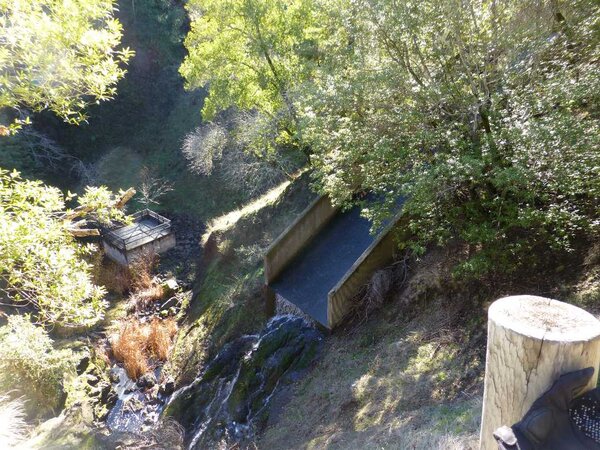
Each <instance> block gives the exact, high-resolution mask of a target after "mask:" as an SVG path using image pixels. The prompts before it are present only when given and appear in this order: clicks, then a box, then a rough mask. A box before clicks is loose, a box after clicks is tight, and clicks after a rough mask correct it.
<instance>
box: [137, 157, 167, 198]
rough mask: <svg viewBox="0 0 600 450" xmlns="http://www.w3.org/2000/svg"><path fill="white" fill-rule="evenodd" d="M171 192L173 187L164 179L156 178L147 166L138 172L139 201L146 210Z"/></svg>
mask: <svg viewBox="0 0 600 450" xmlns="http://www.w3.org/2000/svg"><path fill="white" fill-rule="evenodd" d="M172 190H173V185H172V184H171V183H170V182H169V181H168V180H166V179H164V178H161V177H158V176H156V175H155V174H154V172H153V170H152V169H150V168H149V167H147V166H144V167H142V170H141V172H140V186H139V190H138V191H139V193H140V197H141V199H140V201H141V202H142V203H143V204H144V206H145V207H146V208H149V207H150V205H152V204H154V205H158V204H160V202H159V201H158V199H159V198H160V197H162V196H164V195H165V194H167V193H168V192H171V191H172Z"/></svg>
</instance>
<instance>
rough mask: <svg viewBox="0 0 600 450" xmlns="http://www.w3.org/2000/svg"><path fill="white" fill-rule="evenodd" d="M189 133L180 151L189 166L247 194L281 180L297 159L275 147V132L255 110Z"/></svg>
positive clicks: (255, 192)
mask: <svg viewBox="0 0 600 450" xmlns="http://www.w3.org/2000/svg"><path fill="white" fill-rule="evenodd" d="M232 116H233V117H230V118H229V119H225V118H222V119H221V120H219V121H215V122H209V123H206V124H203V125H201V126H199V127H198V128H196V129H195V130H194V131H192V132H191V133H189V134H188V135H187V136H186V138H185V140H184V142H183V147H182V152H183V154H184V156H185V157H186V159H187V160H188V161H189V167H190V169H191V170H192V171H193V172H195V173H198V174H200V175H205V176H208V175H214V177H215V179H216V181H215V182H217V183H219V182H221V183H224V184H225V185H227V186H228V188H230V189H233V190H235V191H240V192H244V193H245V194H246V195H247V196H248V198H252V197H254V196H256V195H259V194H261V193H263V192H265V191H266V190H268V189H269V188H271V187H273V186H275V185H276V184H279V183H281V182H282V181H283V180H284V179H285V176H286V173H287V172H289V171H292V170H294V168H296V167H298V162H295V161H292V160H291V159H289V157H287V156H284V155H282V154H280V153H278V152H277V151H276V150H275V147H276V145H275V139H276V137H277V133H276V132H274V129H270V128H269V127H268V125H269V124H268V122H267V123H265V122H263V120H262V119H261V117H260V116H259V115H258V114H242V113H237V114H232Z"/></svg>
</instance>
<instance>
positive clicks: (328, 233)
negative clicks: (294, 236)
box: [271, 207, 376, 325]
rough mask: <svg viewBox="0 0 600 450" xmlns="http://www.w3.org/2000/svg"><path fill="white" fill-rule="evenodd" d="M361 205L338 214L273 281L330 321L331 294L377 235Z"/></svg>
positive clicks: (308, 310)
mask: <svg viewBox="0 0 600 450" xmlns="http://www.w3.org/2000/svg"><path fill="white" fill-rule="evenodd" d="M370 226H371V224H370V222H369V221H368V220H367V219H365V218H363V217H361V216H360V208H358V207H355V208H353V209H351V210H349V211H347V212H343V213H339V214H337V215H336V216H335V217H334V218H333V219H332V220H331V221H330V222H329V223H328V224H327V225H326V226H325V227H324V228H323V229H322V230H321V231H320V232H319V234H318V235H317V236H316V237H315V238H314V239H313V240H312V241H311V242H310V243H309V244H308V246H307V247H306V248H305V249H304V250H302V251H301V252H300V253H299V254H298V255H297V256H296V257H295V258H294V259H293V260H292V261H291V262H290V264H289V265H288V267H287V268H286V269H285V270H284V271H283V273H282V274H281V275H280V276H279V277H278V278H277V279H276V280H275V281H274V282H272V283H271V287H272V288H273V290H274V291H275V292H277V293H278V294H279V295H281V296H282V297H283V298H285V299H286V300H288V301H290V302H292V303H293V304H294V305H296V306H298V307H299V308H300V309H301V310H302V311H304V312H305V313H306V314H308V315H309V316H311V317H312V318H313V319H315V320H317V321H318V322H320V323H321V324H323V325H327V294H328V293H329V291H330V290H331V289H332V288H333V287H334V286H335V285H336V284H337V283H338V282H339V281H340V279H341V278H342V277H343V276H344V275H345V274H346V272H347V271H348V270H349V269H350V267H352V264H354V262H355V261H356V260H357V259H358V258H359V256H360V255H362V253H363V252H364V251H365V250H366V249H367V248H368V247H369V245H371V243H372V242H373V241H374V240H375V238H376V236H374V235H371V234H370V233H369V228H370Z"/></svg>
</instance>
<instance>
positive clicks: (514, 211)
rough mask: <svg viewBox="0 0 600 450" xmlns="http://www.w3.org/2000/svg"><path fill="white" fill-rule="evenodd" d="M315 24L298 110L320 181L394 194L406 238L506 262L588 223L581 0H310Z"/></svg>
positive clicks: (597, 177)
mask: <svg viewBox="0 0 600 450" xmlns="http://www.w3.org/2000/svg"><path fill="white" fill-rule="evenodd" d="M321 4H322V5H323V7H324V9H325V10H327V11H328V14H327V16H328V17H329V19H328V21H327V23H328V26H329V29H328V36H329V38H328V39H324V40H323V41H322V43H321V46H322V48H323V49H326V50H325V51H324V52H323V55H324V57H323V59H322V61H321V65H320V68H319V70H318V71H317V72H316V75H315V78H314V82H313V83H311V84H310V85H306V86H303V89H302V96H298V97H297V98H298V111H299V115H300V117H301V123H302V125H303V131H304V138H305V139H306V141H307V142H309V143H310V144H311V145H312V146H313V152H314V154H313V156H312V163H313V167H314V168H315V169H316V170H315V177H316V179H317V183H318V185H319V186H320V187H321V189H322V191H324V192H326V193H328V194H330V195H331V196H333V198H334V200H335V201H337V202H343V201H345V200H347V199H348V198H349V197H350V196H351V195H352V193H354V192H356V191H357V190H361V189H365V190H370V191H374V192H375V193H377V194H379V195H381V196H382V197H383V198H386V201H385V202H383V203H382V204H381V205H380V206H379V207H372V208H369V210H365V214H366V215H368V216H369V217H371V218H372V219H374V220H375V223H376V224H378V223H381V222H382V221H383V220H384V219H385V218H386V217H388V216H389V214H390V208H389V205H391V204H393V203H394V199H396V198H398V197H401V196H404V197H406V198H407V202H406V204H405V206H404V212H405V214H406V215H407V216H409V217H410V221H411V223H410V227H411V229H412V231H413V232H414V234H415V240H413V241H412V242H411V243H410V245H411V246H412V247H413V248H414V249H417V250H420V251H422V250H423V249H424V248H425V247H426V245H427V244H428V243H438V244H444V243H446V242H447V241H448V240H450V239H456V238H459V239H460V240H462V241H463V242H466V243H468V244H470V248H471V249H472V250H471V253H470V257H469V259H468V260H466V261H465V262H464V264H463V266H462V268H463V269H464V271H465V272H467V273H469V272H472V273H480V272H485V271H489V270H492V269H495V270H505V269H510V268H515V267H518V266H519V264H523V263H524V262H526V261H528V256H529V255H532V254H534V250H535V249H537V250H539V249H543V248H553V249H558V250H561V251H565V250H566V251H568V250H570V249H571V248H572V246H573V242H574V240H575V239H576V237H577V236H581V235H583V234H585V233H587V234H589V233H597V232H598V220H597V217H598V215H599V213H600V210H599V203H598V198H600V128H599V126H600V110H599V109H598V105H600V98H599V95H600V71H599V70H598V68H597V65H598V64H597V62H598V56H599V54H600V35H599V34H598V30H600V27H598V24H599V22H600V10H599V9H598V5H597V3H596V2H592V1H586V0H580V1H576V2H533V1H532V2H529V1H527V2H521V1H510V0H506V1H495V2H488V1H484V2H474V1H454V0H450V1H448V0H426V1H419V2H412V1H402V2H397V1H393V0H367V1H361V2H358V1H354V0H322V1H321Z"/></svg>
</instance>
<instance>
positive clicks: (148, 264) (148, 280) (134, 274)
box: [129, 250, 158, 291]
mask: <svg viewBox="0 0 600 450" xmlns="http://www.w3.org/2000/svg"><path fill="white" fill-rule="evenodd" d="M157 264H158V256H157V255H156V253H155V252H154V251H153V250H146V251H144V252H143V253H142V254H140V255H138V256H137V257H136V259H135V261H133V262H132V263H131V264H129V274H130V277H131V287H132V289H133V290H134V291H143V290H145V289H149V288H151V287H152V286H153V285H154V284H156V283H155V281H154V277H153V276H152V272H154V269H155V268H156V266H157Z"/></svg>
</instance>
